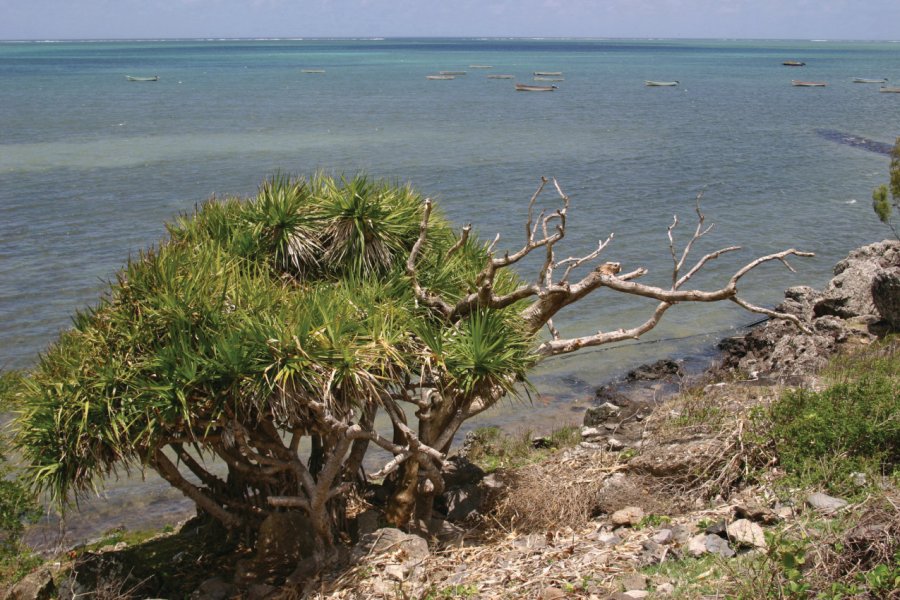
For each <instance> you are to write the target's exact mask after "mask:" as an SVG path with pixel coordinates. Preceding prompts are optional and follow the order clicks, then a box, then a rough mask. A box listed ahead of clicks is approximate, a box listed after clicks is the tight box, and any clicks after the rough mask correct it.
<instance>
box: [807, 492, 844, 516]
mask: <svg viewBox="0 0 900 600" xmlns="http://www.w3.org/2000/svg"><path fill="white" fill-rule="evenodd" d="M806 503H807V504H808V505H809V506H811V507H812V508H814V509H816V510H817V511H819V512H822V513H825V514H831V513H834V512H837V511H839V510H840V509H842V508H844V507H845V506H847V504H849V503H848V502H847V501H846V500H844V499H843V498H835V497H834V496H829V495H828V494H823V493H821V492H816V493H815V494H810V495H809V497H808V498H807V499H806Z"/></svg>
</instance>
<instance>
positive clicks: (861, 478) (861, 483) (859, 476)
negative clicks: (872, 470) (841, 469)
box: [850, 472, 869, 487]
mask: <svg viewBox="0 0 900 600" xmlns="http://www.w3.org/2000/svg"><path fill="white" fill-rule="evenodd" d="M850 481H852V482H853V485H855V486H856V487H865V486H866V485H868V483H869V480H868V478H867V477H866V474H865V473H859V472H856V473H850Z"/></svg>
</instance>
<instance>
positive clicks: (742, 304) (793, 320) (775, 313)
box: [731, 296, 813, 335]
mask: <svg viewBox="0 0 900 600" xmlns="http://www.w3.org/2000/svg"><path fill="white" fill-rule="evenodd" d="M731 301H732V302H734V303H735V304H737V305H738V306H740V307H742V308H745V309H747V310H749V311H750V312H755V313H759V314H761V315H766V316H767V317H770V318H772V319H783V320H785V321H790V322H791V323H793V324H794V325H796V326H797V328H798V329H799V330H800V331H802V332H803V333H805V334H807V335H812V333H813V332H812V331H811V330H810V329H809V328H808V327H807V326H806V324H805V323H804V322H803V321H802V320H801V319H800V318H799V317H797V316H796V315H791V314H788V313H782V312H778V311H775V310H769V309H768V308H763V307H761V306H756V305H755V304H751V303H749V302H747V301H746V300H744V299H743V298H740V297H738V296H734V297H733V298H731Z"/></svg>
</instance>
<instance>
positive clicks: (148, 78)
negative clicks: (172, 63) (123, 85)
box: [125, 75, 159, 81]
mask: <svg viewBox="0 0 900 600" xmlns="http://www.w3.org/2000/svg"><path fill="white" fill-rule="evenodd" d="M125 79H127V80H128V81H159V75H154V76H153V77H132V76H131V75H126V76H125Z"/></svg>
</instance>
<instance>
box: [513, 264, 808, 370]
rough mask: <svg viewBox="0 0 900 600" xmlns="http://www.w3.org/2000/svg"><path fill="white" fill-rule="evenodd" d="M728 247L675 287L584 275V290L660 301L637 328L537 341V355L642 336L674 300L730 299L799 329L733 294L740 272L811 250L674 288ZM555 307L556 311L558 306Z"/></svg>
mask: <svg viewBox="0 0 900 600" xmlns="http://www.w3.org/2000/svg"><path fill="white" fill-rule="evenodd" d="M732 249H733V248H725V249H723V250H719V251H717V252H714V253H712V254H708V255H707V256H705V257H703V258H702V259H701V260H700V262H699V263H698V266H696V267H695V268H693V269H691V271H690V272H689V273H687V274H686V275H685V276H684V277H683V278H682V280H683V281H682V280H679V281H676V285H675V287H676V289H663V288H660V287H655V286H650V285H644V284H640V283H636V282H633V281H626V280H625V279H624V278H622V277H617V276H616V274H615V273H609V272H607V273H603V272H600V271H598V270H596V269H595V270H594V271H593V272H592V273H591V274H590V275H588V276H587V277H586V278H585V279H584V280H582V282H580V283H583V284H584V285H585V288H586V289H588V291H592V290H593V289H596V288H598V287H608V288H610V289H612V290H615V291H617V292H622V293H626V294H631V295H635V296H641V297H644V298H653V299H655V300H659V301H660V304H659V305H658V306H657V309H656V310H655V311H654V313H653V315H652V316H651V317H650V318H649V319H648V320H647V321H645V322H644V323H643V324H641V325H639V326H637V327H634V328H631V329H620V330H618V331H614V332H597V333H596V334H594V335H590V336H584V337H578V338H572V339H554V340H551V341H548V342H544V343H543V344H541V345H540V346H539V347H538V350H537V354H538V355H540V356H551V355H556V354H566V353H569V352H574V351H576V350H579V349H581V348H584V347H587V346H599V345H603V344H610V343H613V342H617V341H621V340H625V339H629V338H637V337H639V336H641V335H643V334H644V333H646V332H647V331H649V330H651V329H653V328H654V327H655V326H656V325H657V323H658V322H659V319H660V318H661V317H662V315H663V313H665V311H666V310H668V308H669V307H670V306H672V305H673V304H676V303H678V302H718V301H720V300H731V301H733V302H735V303H736V304H738V305H740V306H743V307H744V308H746V309H747V310H751V311H752V312H758V313H761V314H766V315H768V316H770V317H773V318H786V319H788V320H790V321H792V322H794V323H796V324H797V325H798V326H800V327H801V328H803V326H802V324H801V323H800V321H799V320H798V319H796V317H794V318H791V316H790V315H784V314H782V313H777V312H775V311H770V310H768V309H764V308H761V307H758V306H754V305H752V304H750V303H748V302H746V301H744V300H742V299H740V298H738V297H737V283H738V281H739V280H740V279H741V278H742V277H743V276H744V275H746V274H747V273H749V272H750V271H751V270H753V269H754V268H756V267H758V266H759V265H761V264H763V263H766V262H769V261H773V260H778V261H781V262H784V260H785V258H786V257H788V256H791V255H795V256H804V257H806V256H814V254H813V253H811V252H801V251H799V250H796V249H794V248H791V249H789V250H784V251H782V252H776V253H774V254H769V255H767V256H762V257H759V258H757V259H755V260H753V261H751V262H750V263H748V264H746V265H745V266H743V267H742V268H741V269H739V270H738V271H737V272H736V273H735V274H734V275H733V276H732V277H731V279H730V280H729V281H728V284H727V285H725V286H724V287H722V288H719V289H717V290H712V291H703V290H686V291H681V290H679V289H677V287H678V286H680V285H681V283H684V281H687V279H689V278H690V276H692V275H693V274H694V273H696V272H697V270H699V268H700V267H702V266H703V264H705V263H706V262H708V261H709V260H711V259H712V258H715V257H716V256H719V255H721V254H722V253H724V252H729V251H731V250H732ZM629 275H630V274H629ZM579 293H581V294H582V297H583V295H584V294H586V293H587V292H585V291H584V289H582V290H579ZM569 294H570V295H571V294H574V286H573V290H572V291H570V292H569ZM544 300H545V299H543V298H542V299H541V300H539V301H538V302H537V303H535V304H539V303H540V302H542V301H544ZM572 301H574V300H573V299H572V297H571V296H566V295H563V296H562V297H561V298H558V299H557V301H556V304H557V305H561V306H565V304H567V303H571V302H572ZM533 306H534V305H533ZM555 306H556V305H553V306H552V307H551V308H554V307H555ZM561 306H560V308H561ZM545 308H546V307H545ZM531 309H532V307H529V309H527V310H531ZM556 310H558V308H557V309H556ZM529 316H530V317H531V318H537V317H536V315H535V314H534V313H532V314H530V315H526V318H528V317H529ZM550 316H552V315H550ZM540 318H543V315H541V316H540ZM547 318H549V317H547ZM543 322H546V319H544V321H543Z"/></svg>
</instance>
